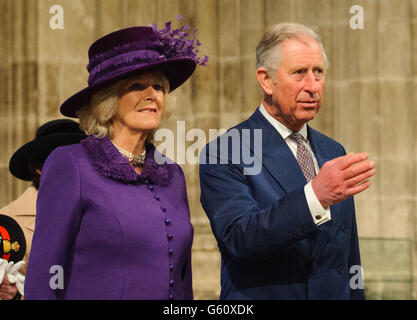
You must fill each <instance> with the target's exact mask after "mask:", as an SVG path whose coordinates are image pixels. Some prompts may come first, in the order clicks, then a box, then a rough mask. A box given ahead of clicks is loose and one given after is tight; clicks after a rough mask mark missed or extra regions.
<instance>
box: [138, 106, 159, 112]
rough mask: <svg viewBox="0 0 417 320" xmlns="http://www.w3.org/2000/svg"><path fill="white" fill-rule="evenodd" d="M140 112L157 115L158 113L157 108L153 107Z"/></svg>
mask: <svg viewBox="0 0 417 320" xmlns="http://www.w3.org/2000/svg"><path fill="white" fill-rule="evenodd" d="M138 112H143V113H156V112H157V109H156V108H151V107H146V108H142V109H139V110H138Z"/></svg>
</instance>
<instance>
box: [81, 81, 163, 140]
mask: <svg viewBox="0 0 417 320" xmlns="http://www.w3.org/2000/svg"><path fill="white" fill-rule="evenodd" d="M133 77H134V76H133ZM131 79H132V77H129V78H126V79H123V80H120V81H118V82H116V83H115V84H112V85H110V86H108V87H106V88H104V89H101V90H99V91H97V92H96V93H94V95H93V96H92V98H91V100H90V102H89V103H87V104H85V105H84V106H83V107H81V108H80V109H79V110H78V111H77V116H78V118H79V123H80V128H81V130H83V131H84V132H85V133H86V134H87V135H93V136H95V137H98V138H104V137H109V138H112V136H113V130H112V124H113V117H114V116H115V114H116V113H117V108H118V106H119V99H120V97H121V96H120V92H121V88H123V86H124V85H125V83H126V82H128V81H130V80H131ZM161 79H162V83H163V91H164V104H163V110H164V111H163V117H164V115H165V114H168V110H166V109H167V106H168V105H170V102H169V101H170V99H169V98H168V97H169V94H168V92H169V81H168V79H167V78H166V77H165V75H163V74H162V73H161ZM153 135H154V132H151V133H150V134H149V135H148V137H147V142H150V141H151V140H152V139H153Z"/></svg>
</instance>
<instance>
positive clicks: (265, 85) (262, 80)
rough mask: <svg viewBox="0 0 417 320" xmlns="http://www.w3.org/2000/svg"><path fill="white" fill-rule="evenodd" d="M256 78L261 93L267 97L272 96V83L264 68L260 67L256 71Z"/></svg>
mask: <svg viewBox="0 0 417 320" xmlns="http://www.w3.org/2000/svg"><path fill="white" fill-rule="evenodd" d="M256 78H257V79H258V82H259V85H260V86H261V88H262V89H263V91H264V92H265V93H266V94H267V95H272V93H273V92H274V81H273V80H272V78H271V77H270V75H269V74H268V71H266V69H265V68H264V67H260V68H258V69H257V70H256Z"/></svg>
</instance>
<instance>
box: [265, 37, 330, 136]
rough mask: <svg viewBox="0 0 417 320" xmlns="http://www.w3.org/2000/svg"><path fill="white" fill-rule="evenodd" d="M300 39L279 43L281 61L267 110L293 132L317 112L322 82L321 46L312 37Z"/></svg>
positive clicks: (323, 79) (322, 61)
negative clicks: (280, 45)
mask: <svg viewBox="0 0 417 320" xmlns="http://www.w3.org/2000/svg"><path fill="white" fill-rule="evenodd" d="M300 40H301V41H300ZM300 40H297V39H290V40H285V41H284V42H283V43H282V47H281V49H282V54H281V57H282V63H281V65H280V67H279V68H278V69H277V71H276V81H275V83H273V87H272V96H271V99H272V101H271V102H272V103H271V104H272V105H271V106H270V109H271V110H268V111H269V112H270V113H271V115H272V116H274V117H275V118H276V119H278V120H279V121H280V122H282V123H283V124H284V125H285V126H286V127H288V128H289V129H291V130H292V131H298V130H300V129H301V128H302V126H303V125H304V124H305V123H307V122H308V121H310V120H312V119H314V117H315V116H316V114H317V113H318V112H319V110H320V106H321V103H322V98H323V93H324V82H325V74H324V72H325V63H324V57H323V53H322V50H321V48H320V45H319V44H318V43H317V42H316V41H315V40H314V39H312V38H308V37H303V38H301V39H300Z"/></svg>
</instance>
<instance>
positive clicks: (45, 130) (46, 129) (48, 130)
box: [9, 119, 86, 181]
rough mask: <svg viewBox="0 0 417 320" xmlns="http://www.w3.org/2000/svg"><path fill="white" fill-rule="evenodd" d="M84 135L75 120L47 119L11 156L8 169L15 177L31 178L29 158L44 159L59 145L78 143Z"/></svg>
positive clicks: (28, 179)
mask: <svg viewBox="0 0 417 320" xmlns="http://www.w3.org/2000/svg"><path fill="white" fill-rule="evenodd" d="M84 138H86V135H85V134H84V133H83V132H82V131H81V130H80V126H79V124H78V123H77V122H75V121H73V120H69V119H59V120H52V121H49V122H47V123H45V124H43V125H42V126H40V127H39V128H38V129H37V130H36V136H35V139H33V140H32V141H30V142H28V143H26V144H25V145H23V146H22V147H20V148H19V149H18V150H17V151H16V152H15V153H14V154H13V156H12V157H11V159H10V162H9V170H10V172H11V173H12V175H14V176H15V177H16V178H19V179H22V180H26V181H30V180H32V177H31V174H30V170H29V162H30V160H40V161H42V162H43V161H45V160H46V158H47V157H48V155H49V154H50V153H51V152H52V151H53V150H54V149H55V148H56V147H59V146H64V145H68V144H75V143H79V142H80V141H81V140H82V139H84Z"/></svg>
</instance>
